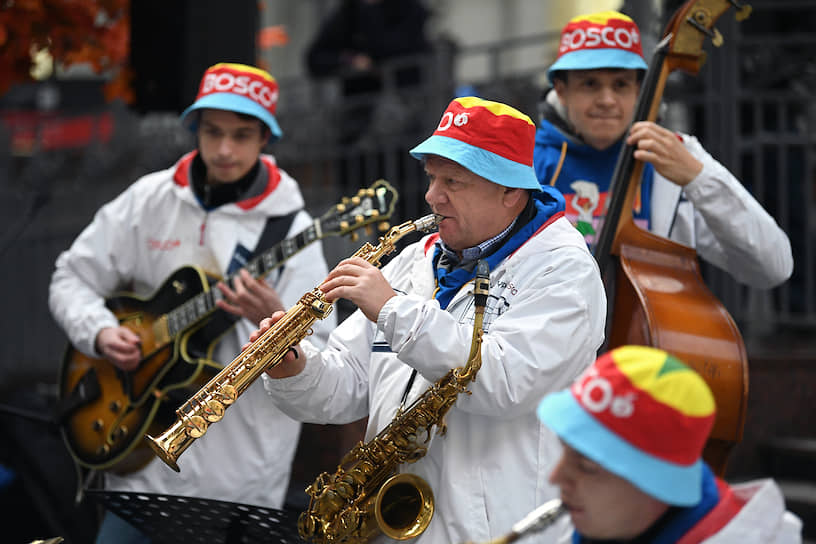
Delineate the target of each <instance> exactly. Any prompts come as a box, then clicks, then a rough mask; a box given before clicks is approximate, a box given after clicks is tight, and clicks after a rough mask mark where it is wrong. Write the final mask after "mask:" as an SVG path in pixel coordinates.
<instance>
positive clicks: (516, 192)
mask: <svg viewBox="0 0 816 544" xmlns="http://www.w3.org/2000/svg"><path fill="white" fill-rule="evenodd" d="M526 196H527V189H516V188H514V187H505V188H504V195H503V198H502V203H503V204H504V206H505V207H506V208H513V207H515V206H517V205H519V203H522V202H523V203H524V204H526V203H527V201H526V200H524V199H525V197H526Z"/></svg>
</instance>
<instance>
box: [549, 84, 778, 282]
mask: <svg viewBox="0 0 816 544" xmlns="http://www.w3.org/2000/svg"><path fill="white" fill-rule="evenodd" d="M542 108H543V110H542V113H543V116H542V119H541V126H540V127H539V129H538V130H537V133H536V149H535V164H536V172H537V174H538V175H539V176H542V175H543V173H542V172H541V171H540V170H541V169H542V168H545V166H544V165H545V164H547V163H549V162H550V159H546V160H545V159H544V157H545V156H546V155H545V154H546V152H547V151H548V150H549V151H553V152H555V153H560V149H561V144H562V142H563V141H566V142H567V144H568V147H567V154H568V155H569V154H570V153H571V152H570V150H571V149H573V148H574V147H576V146H577V147H579V148H582V149H584V150H583V151H581V153H582V154H586V153H587V151H586V148H588V147H589V146H587V144H585V143H583V142H581V141H580V139H579V138H578V137H577V136H576V135H575V133H574V131H573V130H572V129H570V128H567V126H569V123H568V122H567V121H566V113H565V110H564V107H563V106H562V105H561V104H560V102H559V100H558V97H557V95H556V93H555V91H554V90H550V91H549V92H548V93H547V95H546V99H545V102H544V103H543V104H542ZM565 125H567V126H565ZM679 136H680V137H681V138H682V140H683V145H684V146H685V147H686V149H687V150H688V151H689V152H690V153H691V154H692V155H693V156H694V158H696V159H697V160H699V161H700V162H701V163H702V164H703V169H702V171H701V172H700V173H699V174H698V175H697V177H696V178H695V179H694V180H692V181H691V182H690V183H688V184H687V185H686V186H685V187H680V186H679V185H677V184H675V183H673V182H671V181H669V180H667V179H666V178H664V177H663V176H661V175H660V174H659V173H657V171H655V175H654V184H653V186H652V197H651V200H650V203H651V217H650V230H651V231H652V232H654V233H655V234H658V235H660V236H663V237H668V238H671V239H672V240H674V241H676V242H679V243H681V244H685V245H687V246H690V247H693V248H695V249H696V250H697V253H698V254H699V255H700V257H702V258H703V259H705V260H706V261H708V262H710V263H712V264H714V265H715V266H717V267H719V268H721V269H723V270H725V271H727V272H728V273H729V274H731V275H732V276H733V277H734V278H735V279H737V280H738V281H740V282H742V283H744V284H746V285H750V286H751V287H757V288H762V289H768V288H771V287H776V286H777V285H779V284H781V283H782V282H784V281H786V280H787V279H788V278H789V277H790V275H791V273H792V272H793V254H792V252H791V245H790V240H789V239H788V236H787V234H785V232H784V231H783V230H782V229H781V228H780V227H779V225H777V223H776V221H775V220H774V218H773V217H771V215H770V214H768V212H767V211H765V209H764V208H763V207H762V206H761V205H760V204H759V202H757V201H756V199H755V198H754V197H753V196H752V195H751V193H750V192H748V190H747V189H746V188H745V187H744V186H743V185H742V183H740V181H739V180H738V179H737V178H736V177H734V175H733V174H732V173H731V172H729V171H728V169H727V168H726V167H725V166H723V165H722V164H720V163H719V162H718V161H717V160H716V159H714V157H712V156H711V154H709V153H708V152H707V151H706V150H705V149H704V148H703V146H702V145H701V144H700V142H699V141H698V139H697V138H696V137H694V136H691V135H689V134H679ZM596 153H598V154H599V156H601V155H602V154H603V153H605V151H603V152H602V151H596ZM591 155H592V154H591V153H589V155H588V156H587V157H585V160H591V159H590V158H589V157H590V156H591ZM598 162H601V163H603V161H602V160H601V161H598ZM549 166H550V167H552V168H555V166H554V164H549ZM612 174H613V172H612V171H611V170H610V171H609V173H608V179H611V177H612ZM539 181H541V182H542V183H548V182H549V178H547V179H540V180H539ZM572 181H574V180H571V179H567V178H566V177H565V176H564V174H563V172H562V174H561V176H560V177H559V178H558V183H557V187H559V188H562V190H563V191H564V192H565V193H569V192H573V191H571V190H567V189H565V188H566V187H569V186H570V183H571V182H572ZM598 184H599V185H603V184H601V183H598ZM603 186H604V187H605V186H606V185H603ZM567 198H571V197H569V196H568V197H567Z"/></svg>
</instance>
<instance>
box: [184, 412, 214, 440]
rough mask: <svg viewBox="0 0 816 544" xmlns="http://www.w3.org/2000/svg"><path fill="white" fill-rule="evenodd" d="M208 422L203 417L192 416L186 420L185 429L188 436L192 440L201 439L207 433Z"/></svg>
mask: <svg viewBox="0 0 816 544" xmlns="http://www.w3.org/2000/svg"><path fill="white" fill-rule="evenodd" d="M207 425H209V423H207V421H206V420H205V419H204V418H203V417H201V416H190V417H188V418H186V422H185V425H184V429H185V430H186V431H187V435H188V436H191V437H192V438H201V437H202V436H204V433H206V432H207Z"/></svg>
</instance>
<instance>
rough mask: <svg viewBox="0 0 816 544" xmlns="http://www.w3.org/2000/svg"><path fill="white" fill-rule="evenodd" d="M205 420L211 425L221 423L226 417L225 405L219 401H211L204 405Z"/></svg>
mask: <svg viewBox="0 0 816 544" xmlns="http://www.w3.org/2000/svg"><path fill="white" fill-rule="evenodd" d="M203 411H204V419H206V420H207V421H209V422H211V423H215V422H216V421H220V420H221V418H222V417H224V405H223V404H221V403H220V402H218V401H217V400H209V401H207V402H206V403H204V408H203Z"/></svg>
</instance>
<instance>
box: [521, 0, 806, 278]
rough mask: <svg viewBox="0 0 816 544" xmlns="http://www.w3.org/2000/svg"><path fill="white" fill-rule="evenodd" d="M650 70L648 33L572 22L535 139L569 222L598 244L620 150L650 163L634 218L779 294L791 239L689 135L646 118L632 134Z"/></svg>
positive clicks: (623, 25) (546, 178)
mask: <svg viewBox="0 0 816 544" xmlns="http://www.w3.org/2000/svg"><path fill="white" fill-rule="evenodd" d="M646 68H647V65H646V62H645V61H644V60H643V53H642V48H641V40H640V31H639V29H638V27H637V25H636V24H635V23H634V21H632V20H631V19H630V18H629V17H627V16H626V15H623V14H621V13H618V12H614V11H605V12H600V13H591V14H587V15H581V16H578V17H575V18H573V19H572V20H571V21H569V23H567V25H566V26H565V27H564V28H563V30H562V32H561V42H560V47H559V51H558V58H557V59H556V61H555V63H553V65H552V66H550V68H549V70H548V72H547V76H548V78H549V81H550V83H551V84H552V88H551V89H549V90H548V91H547V92H546V95H545V100H544V103H543V104H542V109H543V111H542V118H541V122H540V126H539V128H538V130H537V132H536V147H535V169H536V175H537V177H538V180H539V182H540V183H541V184H542V185H553V186H555V187H556V188H557V189H559V190H560V191H561V192H562V193H563V194H564V195H565V198H566V201H567V215H568V217H569V218H570V219H571V220H572V221H573V223H574V224H576V226H577V227H578V229H579V230H580V231H581V232H582V233H583V234H584V235H585V237H586V239H587V241H588V242H589V243H590V244H592V243H593V242H594V241H595V239H596V238H595V237H596V235H597V234H598V233H597V232H596V231H598V230H599V225H600V223H601V220H602V216H603V214H604V209H605V208H604V201H605V199H606V198H607V196H608V191H609V185H610V181H611V178H612V175H613V172H614V170H615V165H616V162H617V160H618V155H619V152H620V149H621V146H623V145H624V144H626V145H632V146H636V151H635V152H634V158H635V159H638V160H641V161H643V162H645V163H646V165H645V167H644V169H643V177H642V179H641V184H640V189H639V191H638V193H637V194H636V197H635V202H634V210H633V212H632V213H633V218H634V220H635V223H636V224H638V225H639V226H641V227H643V228H645V229H647V230H650V231H651V232H653V233H655V234H658V235H660V236H663V237H666V238H670V239H672V240H674V241H676V242H679V243H682V244H685V245H687V246H691V247H694V248H696V250H697V253H698V254H699V255H700V256H701V257H702V258H703V259H705V260H706V261H709V262H710V263H712V264H714V265H716V266H717V267H719V268H722V269H724V270H726V271H727V272H729V273H730V274H731V275H732V276H733V277H734V278H735V279H737V280H738V281H740V282H742V283H745V284H747V285H750V286H752V287H758V288H766V289H767V288H771V287H775V286H777V285H779V284H781V283H782V282H784V281H785V280H787V279H788V277H790V275H791V273H792V271H793V257H792V254H791V246H790V241H789V240H788V237H787V235H786V234H785V232H783V231H782V229H780V228H779V226H778V225H777V224H776V221H774V219H773V218H772V217H771V216H770V215H769V214H768V213H767V212H766V211H765V210H764V209H763V208H762V206H761V205H760V204H759V203H758V202H757V201H756V200H755V199H754V198H753V197H752V196H751V194H750V193H749V192H748V191H747V190H746V189H745V188H744V187H743V186H742V184H741V183H740V182H739V180H737V179H736V178H735V177H734V176H733V175H732V174H731V173H730V172H729V171H728V170H727V169H726V168H725V167H724V166H723V165H722V164H720V163H719V162H717V161H716V160H715V159H714V158H713V157H712V156H711V155H710V154H708V153H707V152H706V150H705V149H703V147H702V145H700V142H699V141H698V140H697V139H696V138H695V137H694V136H690V135H688V134H679V133H676V132H672V131H670V130H668V129H666V128H663V127H662V126H660V125H658V124H656V123H653V122H648V121H643V122H637V123H634V124H633V125H632V126H631V128H629V124H630V123H631V121H632V118H633V113H634V110H635V105H636V102H637V98H638V92H639V90H640V85H641V82H642V80H643V77H644V73H645V71H646Z"/></svg>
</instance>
